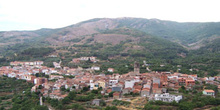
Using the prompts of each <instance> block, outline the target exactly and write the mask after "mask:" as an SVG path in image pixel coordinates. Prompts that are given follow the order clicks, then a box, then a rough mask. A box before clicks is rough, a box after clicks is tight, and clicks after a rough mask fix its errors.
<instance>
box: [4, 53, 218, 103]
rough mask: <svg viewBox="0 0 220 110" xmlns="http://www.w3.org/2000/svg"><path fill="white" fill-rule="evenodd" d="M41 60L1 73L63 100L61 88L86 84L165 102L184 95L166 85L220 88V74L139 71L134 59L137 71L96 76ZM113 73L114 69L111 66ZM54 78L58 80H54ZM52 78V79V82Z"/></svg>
mask: <svg viewBox="0 0 220 110" xmlns="http://www.w3.org/2000/svg"><path fill="white" fill-rule="evenodd" d="M88 59H90V60H91V61H95V60H96V58H93V57H91V58H90V57H85V58H84V57H81V58H80V60H85V61H87V60H88ZM42 64H43V62H42V61H35V62H17V61H15V62H11V63H10V65H11V66H3V67H1V68H0V75H5V76H8V77H11V78H13V77H14V78H17V79H24V80H27V81H29V82H32V83H34V84H35V86H33V87H32V89H31V91H33V92H37V91H38V92H41V93H42V94H43V96H44V97H50V98H55V99H63V98H64V97H66V96H67V93H65V92H62V91H61V88H65V89H69V90H70V91H72V90H76V91H79V90H81V89H82V88H83V87H89V89H90V90H97V89H100V88H102V89H101V94H103V95H109V93H113V98H114V99H119V98H123V97H126V95H129V94H131V93H132V94H137V95H139V96H141V97H148V98H150V99H153V100H161V101H166V102H172V101H176V102H179V100H181V99H182V96H181V95H179V96H176V95H171V94H169V93H167V88H171V89H172V90H174V91H177V92H178V89H179V88H181V86H184V87H185V88H186V89H192V88H193V86H194V85H195V84H196V82H200V83H202V82H203V81H205V82H206V83H210V84H214V85H217V86H218V89H220V84H219V83H218V82H217V81H215V80H218V81H220V77H210V78H206V77H205V78H199V77H197V75H195V74H194V75H188V74H182V73H173V74H171V73H170V72H161V73H158V72H150V73H142V74H140V70H139V67H140V65H139V64H138V63H136V62H135V64H134V71H132V72H129V73H127V74H122V75H120V74H112V75H105V74H99V75H94V74H93V73H91V72H90V71H86V70H84V69H82V68H69V67H63V68H61V69H55V68H48V67H45V66H42ZM108 71H109V72H113V71H114V69H113V68H109V69H108ZM36 73H45V74H46V75H49V78H44V77H36V76H35V74H36ZM62 75H73V76H75V77H74V78H64V77H63V76H62ZM54 79H55V80H54ZM51 80H53V81H51ZM203 94H205V95H210V96H214V95H215V91H213V90H204V91H203Z"/></svg>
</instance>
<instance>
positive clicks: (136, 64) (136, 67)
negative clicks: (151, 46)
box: [134, 62, 140, 75]
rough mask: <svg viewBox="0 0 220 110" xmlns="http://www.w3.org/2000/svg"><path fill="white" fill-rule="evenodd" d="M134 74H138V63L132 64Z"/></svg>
mask: <svg viewBox="0 0 220 110" xmlns="http://www.w3.org/2000/svg"><path fill="white" fill-rule="evenodd" d="M134 74H136V75H138V74H140V64H139V63H138V62H134Z"/></svg>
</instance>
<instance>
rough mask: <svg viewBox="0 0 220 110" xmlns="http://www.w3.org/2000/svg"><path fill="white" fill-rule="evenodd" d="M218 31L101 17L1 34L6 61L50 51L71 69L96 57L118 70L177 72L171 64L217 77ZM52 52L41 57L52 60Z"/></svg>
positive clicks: (211, 25)
mask: <svg viewBox="0 0 220 110" xmlns="http://www.w3.org/2000/svg"><path fill="white" fill-rule="evenodd" d="M219 30H220V23H219V22H217V23H178V22H172V21H162V20H157V19H141V18H117V19H109V18H99V19H91V20H88V21H84V22H81V23H78V24H74V25H71V26H67V27H64V28H59V29H41V30H36V31H14V32H0V39H1V45H0V52H1V55H3V57H6V56H7V59H9V60H7V61H10V60H33V59H42V60H47V59H45V58H42V57H39V58H35V57H34V56H33V55H29V54H24V53H28V52H30V51H31V50H34V49H35V50H39V49H38V48H42V49H44V48H45V47H50V48H53V49H54V51H52V53H51V54H58V55H59V58H64V59H63V62H64V64H69V62H70V61H71V59H72V58H74V57H80V56H96V57H98V58H100V59H102V60H107V61H108V62H114V65H115V64H118V65H120V64H119V63H125V62H127V61H129V62H133V61H135V60H137V61H143V60H146V61H147V62H148V63H151V64H152V65H154V67H152V68H154V70H158V68H160V67H158V65H160V64H167V65H169V66H168V67H166V68H163V69H162V70H176V69H177V68H176V67H175V66H172V65H184V68H183V69H182V72H189V69H190V68H195V69H196V70H205V71H206V72H207V71H210V70H209V69H204V68H212V70H215V72H213V73H216V71H219V70H220V68H219V58H220V57H219V44H220V43H219V42H220V41H219V39H220V31H219ZM48 49H49V48H45V50H48ZM48 52H50V51H47V52H46V53H47V54H45V55H44V54H43V53H44V52H43V53H42V54H41V55H40V56H47V55H48V54H49V53H48ZM24 56H25V57H24ZM57 60H59V59H56V61H57ZM2 61H6V60H5V59H2ZM127 63H128V62H127ZM155 65H157V66H155ZM201 65H203V66H201ZM66 66H67V65H66ZM155 68H157V69H155ZM200 74H204V73H201V72H200Z"/></svg>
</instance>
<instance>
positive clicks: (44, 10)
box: [0, 0, 220, 31]
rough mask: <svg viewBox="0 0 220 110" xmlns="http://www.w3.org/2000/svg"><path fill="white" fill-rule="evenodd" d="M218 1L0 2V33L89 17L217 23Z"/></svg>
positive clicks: (101, 0) (62, 24)
mask: <svg viewBox="0 0 220 110" xmlns="http://www.w3.org/2000/svg"><path fill="white" fill-rule="evenodd" d="M219 5H220V0H0V31H9V30H35V29H40V28H60V27H65V26H68V25H72V24H75V23H78V22H81V21H85V20H89V19H92V18H118V17H137V18H147V19H151V18H157V19H161V20H171V21H178V22H218V21H220V14H219V13H220V12H219V11H220V6H219Z"/></svg>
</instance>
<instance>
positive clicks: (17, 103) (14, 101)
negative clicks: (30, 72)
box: [0, 77, 48, 110]
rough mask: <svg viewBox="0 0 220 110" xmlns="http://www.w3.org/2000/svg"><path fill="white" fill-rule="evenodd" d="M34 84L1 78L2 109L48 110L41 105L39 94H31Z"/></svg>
mask: <svg viewBox="0 0 220 110" xmlns="http://www.w3.org/2000/svg"><path fill="white" fill-rule="evenodd" d="M32 86H33V84H32V83H28V82H26V81H25V80H17V79H15V78H8V77H0V106H1V109H6V108H7V109H11V110H29V109H34V110H48V108H47V107H46V106H40V105H39V96H38V95H39V94H38V93H31V92H30V89H31V87H32Z"/></svg>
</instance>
